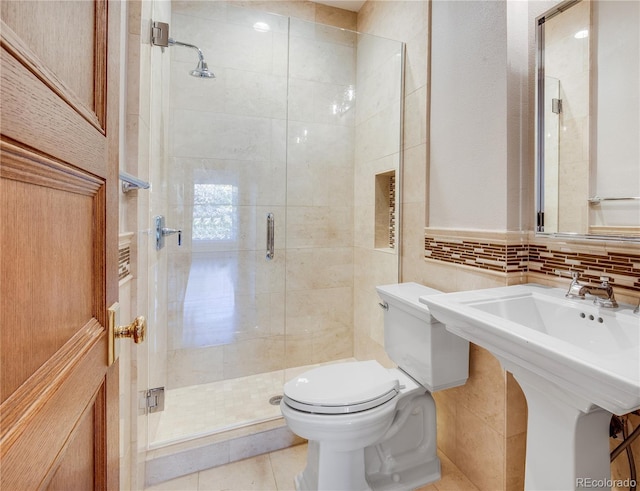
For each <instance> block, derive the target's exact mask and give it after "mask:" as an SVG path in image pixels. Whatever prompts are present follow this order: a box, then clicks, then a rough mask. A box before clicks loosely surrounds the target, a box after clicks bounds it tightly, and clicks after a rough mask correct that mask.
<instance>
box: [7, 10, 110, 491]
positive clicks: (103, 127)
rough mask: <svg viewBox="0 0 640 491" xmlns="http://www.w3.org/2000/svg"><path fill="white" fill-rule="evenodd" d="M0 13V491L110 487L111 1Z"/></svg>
mask: <svg viewBox="0 0 640 491" xmlns="http://www.w3.org/2000/svg"><path fill="white" fill-rule="evenodd" d="M40 8H42V10H39V9H40ZM0 12H1V14H2V25H1V26H0V28H1V29H0V33H1V35H2V38H1V41H2V53H1V55H2V58H1V67H0V68H1V69H0V77H1V86H0V89H1V101H0V102H1V104H2V112H1V115H0V117H1V127H0V128H1V133H2V134H1V139H0V143H1V149H0V150H1V154H0V157H1V162H0V187H1V188H0V278H1V281H0V360H1V361H0V370H1V374H0V401H1V405H0V418H1V420H2V426H1V428H0V459H1V462H0V465H1V466H2V473H1V474H0V488H1V489H12V490H22V489H43V488H50V489H117V488H118V486H119V483H118V467H117V465H118V432H119V431H118V412H117V411H118V386H117V384H118V382H117V379H118V365H117V362H116V363H115V364H114V365H112V366H111V367H109V366H108V365H107V329H106V326H107V307H108V306H109V305H111V304H112V303H114V302H115V301H117V254H118V251H117V226H118V225H117V223H118V212H117V172H118V170H117V169H118V140H117V137H118V121H117V118H118V80H119V73H118V72H119V68H118V63H119V54H118V53H119V46H118V41H119V32H118V29H119V24H120V14H119V2H111V3H109V5H108V6H107V3H106V2H104V1H102V0H98V1H95V2H88V1H85V2H58V1H48V2H37V3H36V2H24V1H20V2H3V4H2V7H1V10H0ZM107 18H108V22H107ZM107 32H108V34H109V39H110V41H109V42H107ZM70 45H72V46H70ZM107 45H109V50H107ZM87 74H88V75H87ZM107 77H108V79H109V84H108V87H109V92H108V94H107V93H106V92H105V87H107V83H106V82H107Z"/></svg>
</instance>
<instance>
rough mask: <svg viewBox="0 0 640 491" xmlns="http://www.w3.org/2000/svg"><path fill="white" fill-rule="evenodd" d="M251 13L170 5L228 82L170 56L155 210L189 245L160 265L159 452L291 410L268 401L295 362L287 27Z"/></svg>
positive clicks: (163, 257) (155, 434)
mask: <svg viewBox="0 0 640 491" xmlns="http://www.w3.org/2000/svg"><path fill="white" fill-rule="evenodd" d="M248 14H249V13H247V12H243V11H242V10H241V9H237V8H235V7H233V6H232V5H230V4H222V3H221V4H220V5H212V4H210V3H205V2H181V3H176V4H174V5H173V6H172V18H171V35H172V37H174V38H175V39H177V40H180V41H182V42H186V43H190V44H194V45H197V46H198V47H199V48H200V49H202V51H203V52H204V53H205V56H206V60H207V62H208V64H209V67H210V69H211V71H213V72H214V73H215V75H216V77H217V78H216V79H198V78H194V77H191V76H190V74H189V72H190V71H191V70H192V69H193V66H192V65H194V54H193V51H192V50H189V49H179V48H178V47H176V46H174V47H171V48H170V49H169V50H168V53H166V55H165V56H171V62H170V73H169V77H170V89H169V97H168V106H169V108H168V115H169V117H168V123H167V124H168V130H169V131H168V135H169V138H168V147H167V156H166V161H167V162H168V165H167V168H166V170H165V172H164V175H163V183H162V185H161V186H160V190H159V191H160V192H161V193H164V194H165V200H164V201H162V200H161V201H159V202H158V204H157V205H156V207H155V210H153V206H152V214H155V213H158V214H164V215H166V223H167V226H168V227H172V228H180V229H182V245H180V246H178V244H177V240H171V239H169V238H168V240H167V246H166V247H165V249H163V250H161V251H157V252H156V253H155V257H154V258H153V259H152V261H154V262H157V263H158V264H159V265H160V266H159V267H158V268H157V269H158V270H159V271H161V270H162V269H163V267H166V299H167V301H166V324H165V325H163V322H162V316H156V317H157V318H156V324H157V325H156V326H154V327H155V328H156V329H155V331H156V333H155V341H156V342H155V343H153V346H152V348H151V349H152V350H157V353H155V354H152V355H151V358H154V357H155V358H157V359H159V360H160V361H159V362H155V363H156V368H155V369H154V370H152V371H151V372H152V373H151V374H150V378H154V377H155V378H156V379H157V380H158V381H157V382H156V383H155V384H152V385H151V386H152V387H153V386H164V387H165V408H164V410H163V411H162V412H158V413H157V414H154V413H152V414H150V424H149V432H150V446H152V447H154V446H160V445H162V444H166V443H167V442H170V441H176V440H181V439H185V438H193V437H194V436H198V435H201V434H206V433H210V432H212V431H216V430H217V431H220V430H221V429H229V428H233V427H237V426H240V425H246V424H249V423H251V422H255V421H260V420H265V419H269V418H273V417H278V416H279V415H280V412H279V408H278V406H272V405H269V404H268V399H269V397H271V396H273V395H274V394H279V393H280V392H281V387H282V383H283V373H282V369H283V368H284V358H285V357H284V284H285V281H284V274H285V257H284V252H283V251H284V247H283V246H284V230H285V212H284V210H285V208H284V207H285V203H286V197H285V189H286V185H285V179H286V151H285V149H286V116H287V91H286V89H287V64H288V62H287V57H288V51H287V39H288V20H287V19H286V18H282V17H280V16H275V15H270V14H258V13H255V12H254V13H253V14H252V15H253V16H258V15H259V19H257V18H256V19H254V18H252V17H251V15H248ZM257 20H260V21H261V22H263V23H266V24H267V25H268V26H269V30H264V29H262V30H259V29H256V28H255V26H254V25H255V23H256V21H257ZM156 187H158V186H156ZM268 214H272V215H273V216H274V223H275V227H274V237H275V254H274V255H273V257H272V258H267V251H266V246H267V216H268ZM165 265H166V266H165ZM161 282H162V273H160V275H159V278H158V284H159V285H161ZM160 288H161V286H160ZM163 295H164V292H161V293H160V295H158V294H157V292H156V293H153V296H154V298H158V296H159V297H160V298H162V296H163ZM155 308H156V309H159V310H162V309H163V308H164V306H163V305H161V304H159V303H158V304H156V305H155ZM163 363H164V366H163ZM258 374H260V375H258ZM254 398H261V399H264V401H262V402H264V403H263V404H260V405H258V404H252V399H254Z"/></svg>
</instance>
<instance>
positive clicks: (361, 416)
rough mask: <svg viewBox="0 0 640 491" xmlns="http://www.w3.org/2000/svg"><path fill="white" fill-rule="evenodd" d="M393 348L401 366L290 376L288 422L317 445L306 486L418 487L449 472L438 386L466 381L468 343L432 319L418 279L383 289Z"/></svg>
mask: <svg viewBox="0 0 640 491" xmlns="http://www.w3.org/2000/svg"><path fill="white" fill-rule="evenodd" d="M377 290H378V294H379V295H380V297H381V299H382V300H383V301H384V303H383V304H381V305H382V306H383V307H384V309H385V313H384V327H385V349H386V351H387V353H388V354H389V356H390V357H391V359H392V360H393V361H394V362H395V363H396V364H397V365H398V368H390V369H388V368H385V367H383V366H382V365H381V364H380V363H378V362H377V361H375V360H369V361H356V362H347V363H336V364H331V365H325V366H321V367H318V368H314V369H312V370H309V371H307V372H304V373H302V374H300V375H299V376H297V377H296V378H294V379H293V380H290V381H289V382H287V383H286V384H285V386H284V397H283V399H282V401H281V403H280V408H281V411H282V414H283V416H284V418H285V421H286V422H287V425H288V426H289V428H290V429H291V431H293V432H294V433H295V434H297V435H299V436H301V437H303V438H306V439H307V440H308V441H309V443H308V450H307V464H306V467H305V469H304V470H303V471H302V472H301V473H300V474H298V475H297V476H296V478H295V485H296V489H297V490H298V491H303V490H304V491H307V490H308V491H315V490H327V491H347V490H348V491H365V490H374V491H378V490H409V489H413V488H417V487H420V486H422V485H424V484H427V483H429V482H433V481H435V480H437V479H439V478H440V461H439V459H438V456H437V453H436V409H435V403H434V401H433V397H432V395H431V392H432V391H435V390H442V389H445V388H449V387H454V386H457V385H462V384H464V383H465V381H466V379H467V376H468V355H469V345H468V342H466V341H464V340H462V339H461V338H459V337H457V336H453V335H451V334H449V333H448V332H447V331H446V330H445V328H444V325H442V324H440V323H439V322H438V321H437V320H435V319H433V318H432V317H431V315H430V313H429V311H428V308H427V307H426V305H424V304H421V303H420V302H418V298H419V297H420V296H425V295H434V294H438V293H440V292H438V291H437V290H433V289H431V288H428V287H425V286H422V285H419V284H417V283H401V284H394V285H386V286H380V287H377Z"/></svg>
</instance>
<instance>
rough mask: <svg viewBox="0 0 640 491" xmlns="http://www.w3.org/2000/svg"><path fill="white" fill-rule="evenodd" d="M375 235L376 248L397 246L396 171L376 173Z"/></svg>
mask: <svg viewBox="0 0 640 491" xmlns="http://www.w3.org/2000/svg"><path fill="white" fill-rule="evenodd" d="M375 186H376V189H375V197H376V205H375V220H376V223H375V236H374V242H375V243H374V247H375V248H376V249H390V250H395V248H396V171H395V170H391V171H388V172H383V173H380V174H376V179H375Z"/></svg>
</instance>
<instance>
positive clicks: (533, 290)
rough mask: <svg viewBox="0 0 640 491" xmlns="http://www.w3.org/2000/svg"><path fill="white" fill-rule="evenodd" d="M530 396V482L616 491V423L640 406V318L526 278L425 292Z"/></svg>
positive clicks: (532, 486)
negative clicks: (612, 424) (612, 436)
mask: <svg viewBox="0 0 640 491" xmlns="http://www.w3.org/2000/svg"><path fill="white" fill-rule="evenodd" d="M420 301H421V302H423V303H425V304H426V305H428V306H429V309H430V310H431V313H432V314H433V315H434V316H435V317H436V318H437V319H438V320H440V321H441V322H443V323H444V324H446V328H447V330H449V331H450V332H452V333H454V334H457V335H458V336H460V337H462V338H464V339H466V340H468V341H471V342H472V343H475V344H477V345H478V346H481V347H483V348H485V349H487V350H488V351H489V352H491V353H492V354H493V355H494V356H496V357H497V358H498V360H499V361H500V363H501V364H502V366H503V368H504V369H505V370H507V371H509V372H511V373H513V375H514V377H515V379H516V380H517V381H518V383H519V384H520V386H521V387H522V390H523V391H524V394H525V396H526V398H527V405H528V414H529V419H528V422H527V458H526V469H525V489H526V490H527V491H546V490H549V491H559V490H577V489H591V490H593V489H599V490H606V489H611V473H610V464H609V420H610V419H611V414H612V413H614V414H618V415H621V414H626V413H629V412H631V411H634V410H636V409H639V408H640V315H638V314H634V313H633V311H632V307H630V306H628V305H622V304H621V305H620V306H619V307H618V308H615V309H609V308H601V307H598V306H597V305H594V304H593V303H592V302H591V301H590V300H579V299H568V298H565V290H562V289H558V288H549V287H544V286H541V285H535V284H528V285H517V286H508V287H502V288H491V289H486V290H474V291H466V292H457V293H446V294H442V295H434V296H429V297H422V298H420Z"/></svg>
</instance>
